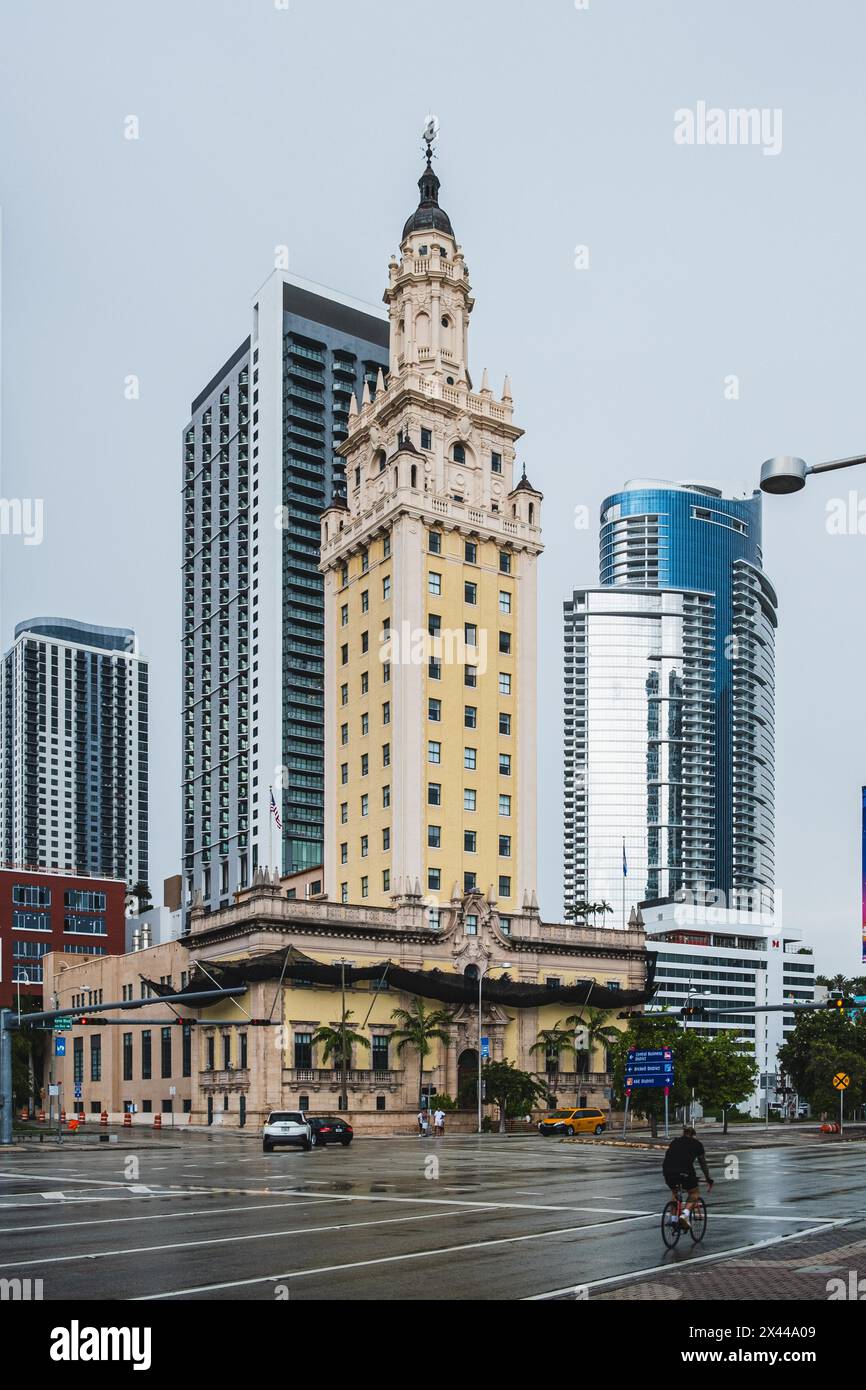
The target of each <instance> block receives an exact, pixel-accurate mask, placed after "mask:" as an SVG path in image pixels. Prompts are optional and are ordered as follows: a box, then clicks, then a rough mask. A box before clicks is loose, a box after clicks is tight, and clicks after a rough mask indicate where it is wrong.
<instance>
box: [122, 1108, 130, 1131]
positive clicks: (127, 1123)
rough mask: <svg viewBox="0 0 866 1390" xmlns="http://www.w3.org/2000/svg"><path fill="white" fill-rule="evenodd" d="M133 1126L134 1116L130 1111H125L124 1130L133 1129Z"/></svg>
mask: <svg viewBox="0 0 866 1390" xmlns="http://www.w3.org/2000/svg"><path fill="white" fill-rule="evenodd" d="M131 1125H132V1115H131V1114H130V1113H129V1111H128V1110H125V1111H124V1114H123V1128H124V1129H129V1128H130V1127H131Z"/></svg>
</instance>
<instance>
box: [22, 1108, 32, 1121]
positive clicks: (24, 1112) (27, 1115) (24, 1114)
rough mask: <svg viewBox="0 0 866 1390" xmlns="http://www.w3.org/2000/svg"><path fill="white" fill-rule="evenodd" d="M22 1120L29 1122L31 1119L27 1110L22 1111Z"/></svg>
mask: <svg viewBox="0 0 866 1390" xmlns="http://www.w3.org/2000/svg"><path fill="white" fill-rule="evenodd" d="M20 1118H21V1119H22V1120H29V1119H30V1116H29V1114H28V1112H27V1111H26V1110H22V1111H21V1115H20Z"/></svg>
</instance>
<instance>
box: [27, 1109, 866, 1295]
mask: <svg viewBox="0 0 866 1390" xmlns="http://www.w3.org/2000/svg"><path fill="white" fill-rule="evenodd" d="M131 1138H132V1136H121V1141H120V1143H119V1144H117V1145H112V1146H111V1147H110V1148H108V1147H104V1148H99V1149H97V1148H94V1149H93V1150H92V1151H87V1152H84V1151H80V1150H78V1151H75V1150H71V1149H70V1150H68V1151H66V1152H62V1151H61V1152H50V1153H49V1152H45V1151H44V1150H43V1152H42V1153H39V1151H38V1149H36V1148H35V1147H34V1149H33V1151H32V1152H15V1153H6V1154H0V1279H4V1278H5V1279H8V1278H13V1277H16V1276H17V1277H20V1278H30V1279H41V1280H42V1281H43V1297H44V1298H45V1299H46V1300H50V1299H56V1300H64V1301H65V1300H77V1299H83V1300H93V1299H118V1298H119V1299H199V1300H210V1299H229V1300H238V1299H255V1300H270V1301H272V1300H274V1299H286V1298H288V1299H291V1300H293V1301H294V1300H298V1299H334V1300H339V1299H347V1300H364V1299H370V1300H373V1299H378V1300H381V1299H391V1300H393V1299H407V1300H408V1299H485V1300H486V1299H525V1298H538V1297H542V1296H544V1295H546V1294H553V1293H556V1292H558V1291H562V1290H563V1289H569V1288H571V1287H572V1286H575V1285H581V1284H588V1285H589V1286H590V1288H592V1287H599V1288H601V1287H604V1284H605V1281H612V1280H614V1279H616V1278H618V1277H622V1276H623V1275H628V1274H636V1273H638V1272H641V1273H642V1274H643V1275H644V1276H646V1277H648V1278H652V1277H654V1276H655V1275H656V1274H660V1273H663V1272H664V1271H665V1270H669V1269H670V1267H671V1264H677V1265H678V1264H680V1263H682V1262H683V1261H694V1260H699V1259H702V1258H706V1257H707V1256H715V1255H718V1254H719V1253H720V1252H724V1251H728V1252H732V1251H739V1250H743V1249H744V1248H746V1247H752V1246H755V1245H757V1244H759V1243H761V1242H777V1241H778V1240H780V1239H781V1238H784V1237H786V1236H790V1235H794V1234H803V1233H805V1232H809V1231H815V1230H820V1229H827V1228H828V1223H834V1222H838V1221H842V1220H845V1219H851V1218H857V1217H859V1218H861V1219H862V1218H863V1216H864V1215H866V1144H864V1143H862V1142H860V1143H850V1144H848V1143H839V1144H837V1145H835V1146H834V1147H833V1148H832V1149H831V1148H828V1147H826V1146H824V1147H820V1146H819V1145H818V1144H816V1146H815V1148H814V1149H813V1148H811V1147H809V1146H808V1145H806V1146H803V1147H795V1148H748V1149H745V1148H744V1149H741V1150H739V1151H738V1150H737V1141H736V1136H735V1135H732V1136H731V1145H730V1155H731V1156H732V1158H733V1159H734V1160H735V1161H736V1162H735V1163H731V1162H730V1160H729V1162H728V1170H729V1172H730V1174H731V1175H730V1176H729V1177H728V1178H727V1179H726V1178H725V1177H724V1171H725V1165H724V1163H723V1162H722V1156H721V1155H718V1154H711V1155H710V1163H711V1167H712V1169H713V1172H714V1176H715V1177H716V1178H717V1179H718V1181H717V1183H716V1187H715V1190H714V1192H713V1194H712V1196H711V1197H710V1199H709V1206H710V1218H709V1228H708V1231H707V1237H706V1240H705V1242H704V1245H703V1246H695V1245H693V1243H692V1241H691V1240H690V1239H684V1240H683V1241H681V1242H680V1246H679V1247H678V1248H677V1249H676V1250H675V1251H673V1252H666V1251H665V1250H664V1248H663V1246H662V1242H661V1236H660V1232H659V1213H660V1211H661V1207H662V1204H663V1202H664V1200H665V1195H666V1194H665V1189H664V1187H663V1184H662V1180H661V1173H660V1166H661V1154H660V1153H659V1152H657V1151H652V1152H645V1151H628V1150H624V1149H617V1148H607V1149H606V1148H603V1147H579V1146H574V1145H567V1144H560V1143H557V1142H555V1141H551V1140H544V1139H541V1138H536V1137H535V1136H534V1135H520V1136H509V1137H503V1138H500V1137H499V1136H496V1135H490V1136H486V1135H485V1136H482V1137H480V1138H476V1137H474V1136H472V1137H462V1136H460V1137H457V1136H455V1137H448V1138H446V1139H444V1140H432V1139H431V1140H425V1141H421V1140H418V1139H415V1138H399V1139H392V1140H364V1139H360V1140H356V1141H355V1143H354V1144H353V1145H352V1146H351V1148H349V1149H342V1148H340V1147H332V1148H331V1147H329V1148H327V1149H324V1150H313V1151H312V1152H311V1153H303V1152H300V1151H296V1150H291V1149H290V1150H282V1151H280V1150H278V1151H277V1152H276V1153H273V1154H263V1153H262V1152H261V1149H260V1147H259V1145H258V1143H256V1142H255V1141H254V1140H253V1139H251V1138H250V1139H245V1138H236V1137H232V1136H229V1135H217V1136H215V1135H205V1134H186V1135H184V1136H183V1138H182V1139H180V1140H174V1139H172V1137H171V1136H167V1139H166V1141H165V1142H164V1143H163V1145H162V1147H160V1145H159V1143H153V1142H150V1143H148V1144H147V1145H146V1146H145V1145H144V1144H142V1145H141V1146H140V1147H139V1148H136V1147H135V1146H134V1144H132V1143H130V1142H128V1140H129V1139H131ZM124 1139H127V1142H124Z"/></svg>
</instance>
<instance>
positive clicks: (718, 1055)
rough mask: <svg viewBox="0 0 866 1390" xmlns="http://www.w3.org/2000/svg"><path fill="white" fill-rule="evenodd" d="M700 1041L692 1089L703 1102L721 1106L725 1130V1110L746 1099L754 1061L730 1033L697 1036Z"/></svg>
mask: <svg viewBox="0 0 866 1390" xmlns="http://www.w3.org/2000/svg"><path fill="white" fill-rule="evenodd" d="M700 1041H701V1043H702V1044H703V1047H702V1054H703V1055H702V1056H701V1058H700V1060H699V1067H700V1071H701V1075H700V1079H699V1081H698V1084H697V1086H696V1088H695V1090H696V1093H697V1094H698V1095H699V1096H700V1100H701V1104H702V1105H703V1106H705V1107H707V1108H711V1107H713V1106H719V1107H720V1108H721V1110H722V1113H723V1115H724V1132H725V1134H727V1132H728V1112H729V1110H730V1108H731V1106H733V1105H739V1104H740V1103H741V1102H742V1101H744V1100H748V1098H749V1096H750V1095H751V1094H752V1092H753V1091H754V1089H755V1080H756V1078H757V1075H758V1064H757V1062H756V1061H755V1059H754V1057H753V1056H751V1055H750V1054H749V1053H748V1052H747V1051H745V1049H744V1045H743V1044H742V1043H741V1042H739V1041H738V1040H737V1038H736V1037H734V1035H733V1034H732V1033H728V1032H725V1033H718V1034H717V1035H716V1037H714V1038H701V1039H700Z"/></svg>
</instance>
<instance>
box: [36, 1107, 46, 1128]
mask: <svg viewBox="0 0 866 1390" xmlns="http://www.w3.org/2000/svg"><path fill="white" fill-rule="evenodd" d="M36 1120H37V1123H38V1124H40V1125H44V1124H45V1111H44V1110H40V1111H39V1114H38V1115H37V1116H36Z"/></svg>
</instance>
